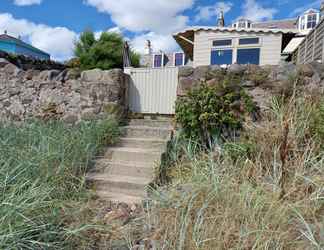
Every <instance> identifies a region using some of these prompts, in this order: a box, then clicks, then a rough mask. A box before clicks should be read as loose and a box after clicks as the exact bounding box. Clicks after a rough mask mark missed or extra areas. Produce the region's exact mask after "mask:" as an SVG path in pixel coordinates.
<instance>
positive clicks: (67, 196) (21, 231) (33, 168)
mask: <svg viewBox="0 0 324 250" xmlns="http://www.w3.org/2000/svg"><path fill="white" fill-rule="evenodd" d="M117 125H118V124H117V122H115V121H112V120H103V121H96V122H87V123H81V124H79V125H77V126H75V127H69V126H66V125H65V124H63V123H62V122H58V121H55V122H54V121H53V122H49V123H44V122H41V121H33V122H29V123H25V124H21V125H19V126H16V125H10V126H5V125H3V126H0V249H65V248H68V249H70V243H69V241H68V240H71V238H72V236H75V235H77V234H78V233H80V232H81V231H82V228H81V229H79V228H74V227H73V226H69V225H65V223H64V217H65V216H68V214H69V211H70V210H69V205H71V203H73V202H77V201H79V200H81V198H83V197H84V198H85V197H86V196H85V194H86V192H85V185H84V175H85V172H86V170H87V168H88V166H89V163H90V161H91V160H92V159H93V157H94V156H95V155H96V153H97V152H98V150H100V149H101V148H102V147H103V146H104V145H106V144H110V143H113V142H114V141H115V140H116V138H117V136H118V134H119V130H118V126H117ZM77 211H78V210H77ZM74 216H75V214H74ZM68 217H69V219H70V220H71V216H68ZM74 226H75V227H77V226H76V225H74Z"/></svg>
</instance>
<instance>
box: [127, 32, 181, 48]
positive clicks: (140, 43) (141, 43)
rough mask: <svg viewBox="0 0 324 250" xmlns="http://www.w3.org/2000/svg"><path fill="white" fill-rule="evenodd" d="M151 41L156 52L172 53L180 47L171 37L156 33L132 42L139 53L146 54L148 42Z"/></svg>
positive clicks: (141, 36)
mask: <svg viewBox="0 0 324 250" xmlns="http://www.w3.org/2000/svg"><path fill="white" fill-rule="evenodd" d="M147 40H150V41H151V43H152V49H153V51H154V52H158V51H160V50H161V51H163V52H172V51H176V50H179V46H178V45H177V43H176V41H175V40H174V39H173V37H172V36H171V35H161V34H157V33H154V32H149V33H146V34H142V35H139V36H136V37H134V38H133V39H132V40H131V41H130V44H131V47H132V48H133V49H134V50H135V51H137V52H138V53H144V49H145V44H146V41H147Z"/></svg>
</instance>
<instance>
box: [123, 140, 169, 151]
mask: <svg viewBox="0 0 324 250" xmlns="http://www.w3.org/2000/svg"><path fill="white" fill-rule="evenodd" d="M166 144H167V140H161V139H159V138H128V137H125V138H120V141H119V142H118V143H117V146H118V147H130V148H142V149H157V150H159V151H160V150H161V151H164V150H165V148H166Z"/></svg>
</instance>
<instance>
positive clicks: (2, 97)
mask: <svg viewBox="0 0 324 250" xmlns="http://www.w3.org/2000/svg"><path fill="white" fill-rule="evenodd" d="M127 82H128V81H127V75H125V74H124V73H123V71H122V70H119V69H114V70H109V71H102V70H98V69H95V70H90V71H84V72H81V73H80V72H77V71H75V70H43V71H39V70H33V69H32V70H26V71H24V70H21V69H20V68H18V67H17V66H15V65H14V64H12V63H9V62H8V61H6V60H1V61H0V121H8V120H12V121H23V120H25V119H29V118H33V117H38V118H41V119H52V118H53V119H62V120H64V121H66V122H68V123H76V122H78V121H80V120H82V119H84V120H89V119H96V118H101V117H104V116H106V115H107V114H109V113H116V112H118V113H121V112H123V111H124V110H125V107H126V106H127V105H126V101H127V97H126V93H127V91H126V90H127Z"/></svg>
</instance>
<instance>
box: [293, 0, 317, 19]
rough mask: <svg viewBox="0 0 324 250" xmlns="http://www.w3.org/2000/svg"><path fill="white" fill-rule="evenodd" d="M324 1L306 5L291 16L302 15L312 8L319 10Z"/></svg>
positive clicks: (295, 10)
mask: <svg viewBox="0 0 324 250" xmlns="http://www.w3.org/2000/svg"><path fill="white" fill-rule="evenodd" d="M321 2H322V0H316V1H312V2H310V3H308V4H306V5H303V6H301V7H299V8H296V9H294V11H293V12H292V13H291V14H290V16H296V15H300V14H302V13H303V12H304V11H306V10H308V9H311V8H319V7H320V4H321Z"/></svg>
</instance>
